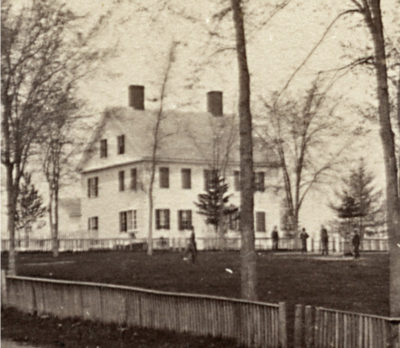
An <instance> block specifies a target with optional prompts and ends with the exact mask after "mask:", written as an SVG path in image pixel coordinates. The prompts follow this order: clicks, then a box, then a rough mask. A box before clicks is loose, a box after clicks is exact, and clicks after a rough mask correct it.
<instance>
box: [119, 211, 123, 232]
mask: <svg viewBox="0 0 400 348" xmlns="http://www.w3.org/2000/svg"><path fill="white" fill-rule="evenodd" d="M123 214H124V213H123V212H120V213H119V231H120V232H123V223H122V219H123Z"/></svg>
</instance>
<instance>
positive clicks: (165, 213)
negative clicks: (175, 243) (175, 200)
mask: <svg viewBox="0 0 400 348" xmlns="http://www.w3.org/2000/svg"><path fill="white" fill-rule="evenodd" d="M156 229H157V230H161V229H165V230H169V209H156Z"/></svg>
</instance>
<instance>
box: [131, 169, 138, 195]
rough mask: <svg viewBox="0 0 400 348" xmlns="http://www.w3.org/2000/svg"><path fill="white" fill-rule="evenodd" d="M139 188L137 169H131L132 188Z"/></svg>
mask: <svg viewBox="0 0 400 348" xmlns="http://www.w3.org/2000/svg"><path fill="white" fill-rule="evenodd" d="M136 189H137V169H136V168H132V169H131V190H136Z"/></svg>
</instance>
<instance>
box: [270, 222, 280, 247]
mask: <svg viewBox="0 0 400 348" xmlns="http://www.w3.org/2000/svg"><path fill="white" fill-rule="evenodd" d="M271 238H272V250H278V244H279V234H278V227H276V226H274V229H273V230H272V233H271Z"/></svg>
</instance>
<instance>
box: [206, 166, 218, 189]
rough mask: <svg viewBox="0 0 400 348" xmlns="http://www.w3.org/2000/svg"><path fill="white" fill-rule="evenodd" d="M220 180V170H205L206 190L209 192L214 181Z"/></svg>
mask: <svg viewBox="0 0 400 348" xmlns="http://www.w3.org/2000/svg"><path fill="white" fill-rule="evenodd" d="M217 178H218V170H216V169H212V170H209V169H205V170H204V190H205V191H208V190H209V188H210V187H211V185H212V181H213V180H216V179H217Z"/></svg>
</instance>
